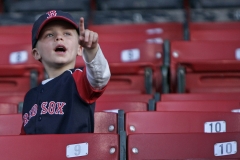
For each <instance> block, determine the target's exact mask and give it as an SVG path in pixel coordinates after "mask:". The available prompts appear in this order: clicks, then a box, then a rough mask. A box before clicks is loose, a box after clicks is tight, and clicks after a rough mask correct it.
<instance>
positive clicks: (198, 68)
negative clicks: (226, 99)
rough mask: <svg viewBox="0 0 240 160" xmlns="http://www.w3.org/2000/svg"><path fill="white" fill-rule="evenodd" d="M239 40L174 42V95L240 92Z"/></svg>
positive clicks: (172, 49)
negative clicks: (176, 93) (175, 93)
mask: <svg viewBox="0 0 240 160" xmlns="http://www.w3.org/2000/svg"><path fill="white" fill-rule="evenodd" d="M239 42H240V41H211V42H210V41H185V42H184V41H172V42H171V49H170V51H171V55H170V57H171V65H170V74H171V82H170V84H171V92H178V93H201V92H240V85H239V84H240V81H239V76H240V74H239V68H240V61H239V57H240V49H239V48H240V45H239Z"/></svg>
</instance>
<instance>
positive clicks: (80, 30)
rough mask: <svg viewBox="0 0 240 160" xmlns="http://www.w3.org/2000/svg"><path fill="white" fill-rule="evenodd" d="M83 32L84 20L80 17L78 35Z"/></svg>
mask: <svg viewBox="0 0 240 160" xmlns="http://www.w3.org/2000/svg"><path fill="white" fill-rule="evenodd" d="M84 30H85V28H84V18H83V17H81V18H80V24H79V32H80V34H82V33H84Z"/></svg>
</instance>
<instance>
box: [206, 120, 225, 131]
mask: <svg viewBox="0 0 240 160" xmlns="http://www.w3.org/2000/svg"><path fill="white" fill-rule="evenodd" d="M204 132H205V133H221V132H226V122H225V121H215V122H206V123H205V124H204Z"/></svg>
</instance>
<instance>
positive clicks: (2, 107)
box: [0, 102, 18, 114]
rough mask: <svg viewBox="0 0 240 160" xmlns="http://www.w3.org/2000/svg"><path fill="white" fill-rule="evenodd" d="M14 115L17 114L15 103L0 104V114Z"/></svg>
mask: <svg viewBox="0 0 240 160" xmlns="http://www.w3.org/2000/svg"><path fill="white" fill-rule="evenodd" d="M14 113H18V104H17V103H2V102H0V114H14Z"/></svg>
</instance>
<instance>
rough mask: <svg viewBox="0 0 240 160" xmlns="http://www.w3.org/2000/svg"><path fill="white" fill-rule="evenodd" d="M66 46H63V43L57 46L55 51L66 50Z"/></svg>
mask: <svg viewBox="0 0 240 160" xmlns="http://www.w3.org/2000/svg"><path fill="white" fill-rule="evenodd" d="M66 50H67V49H66V47H65V46H63V45H58V46H57V47H56V48H55V52H66Z"/></svg>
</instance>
